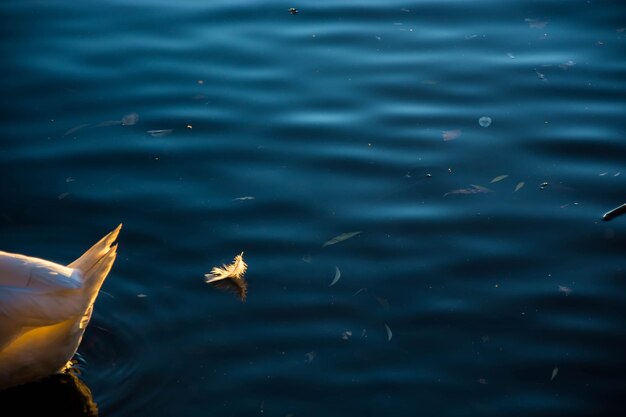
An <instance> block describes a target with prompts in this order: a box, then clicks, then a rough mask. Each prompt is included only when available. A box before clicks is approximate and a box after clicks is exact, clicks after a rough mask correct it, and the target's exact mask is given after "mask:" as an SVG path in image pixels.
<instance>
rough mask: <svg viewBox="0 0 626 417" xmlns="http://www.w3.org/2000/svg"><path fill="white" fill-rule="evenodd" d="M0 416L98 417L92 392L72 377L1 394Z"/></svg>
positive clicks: (59, 376)
mask: <svg viewBox="0 0 626 417" xmlns="http://www.w3.org/2000/svg"><path fill="white" fill-rule="evenodd" d="M0 404H1V407H2V410H3V411H2V415H6V414H4V413H5V412H6V411H7V410H17V412H16V414H15V415H20V416H60V417H97V416H98V406H97V405H96V403H95V402H94V399H93V396H92V394H91V390H90V389H89V387H88V386H87V385H85V383H84V382H83V381H82V380H81V379H80V378H79V377H78V376H76V375H74V374H72V373H64V374H55V375H52V376H49V377H48V378H44V379H42V380H40V381H37V382H31V383H29V384H25V385H21V386H18V387H13V388H9V389H7V390H4V391H0Z"/></svg>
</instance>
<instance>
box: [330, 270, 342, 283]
mask: <svg viewBox="0 0 626 417" xmlns="http://www.w3.org/2000/svg"><path fill="white" fill-rule="evenodd" d="M339 278H341V271H340V270H339V268H338V267H335V278H333V282H331V283H330V285H329V287H332V286H333V285H335V284H336V283H337V281H339Z"/></svg>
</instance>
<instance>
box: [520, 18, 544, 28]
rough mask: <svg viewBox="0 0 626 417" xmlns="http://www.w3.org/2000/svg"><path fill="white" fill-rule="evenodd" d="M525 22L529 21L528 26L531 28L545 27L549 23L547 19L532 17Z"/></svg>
mask: <svg viewBox="0 0 626 417" xmlns="http://www.w3.org/2000/svg"><path fill="white" fill-rule="evenodd" d="M524 22H526V23H528V27H529V28H531V29H543V28H544V27H546V25H547V24H548V22H546V21H543V20H539V19H530V18H526V19H524Z"/></svg>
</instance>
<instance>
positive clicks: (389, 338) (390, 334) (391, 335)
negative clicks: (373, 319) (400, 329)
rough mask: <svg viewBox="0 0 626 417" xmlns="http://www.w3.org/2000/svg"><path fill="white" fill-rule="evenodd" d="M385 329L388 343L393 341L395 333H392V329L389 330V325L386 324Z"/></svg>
mask: <svg viewBox="0 0 626 417" xmlns="http://www.w3.org/2000/svg"><path fill="white" fill-rule="evenodd" d="M385 329H386V330H387V341H388V342H389V341H391V338H392V337H393V333H392V332H391V329H390V328H389V326H387V323H385Z"/></svg>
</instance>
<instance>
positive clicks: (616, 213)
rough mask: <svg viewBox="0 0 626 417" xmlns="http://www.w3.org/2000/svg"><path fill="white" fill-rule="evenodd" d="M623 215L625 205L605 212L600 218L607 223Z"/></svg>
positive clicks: (625, 210) (625, 211)
mask: <svg viewBox="0 0 626 417" xmlns="http://www.w3.org/2000/svg"><path fill="white" fill-rule="evenodd" d="M624 213H626V204H622V205H621V206H619V207H616V208H614V209H613V210H610V211H607V212H606V213H604V215H603V216H602V220H604V221H605V222H608V221H609V220H613V219H614V218H616V217H617V216H621V215H622V214H624Z"/></svg>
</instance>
